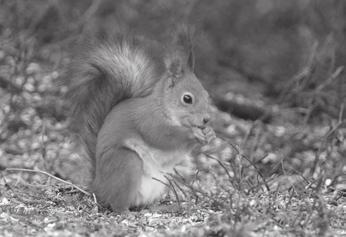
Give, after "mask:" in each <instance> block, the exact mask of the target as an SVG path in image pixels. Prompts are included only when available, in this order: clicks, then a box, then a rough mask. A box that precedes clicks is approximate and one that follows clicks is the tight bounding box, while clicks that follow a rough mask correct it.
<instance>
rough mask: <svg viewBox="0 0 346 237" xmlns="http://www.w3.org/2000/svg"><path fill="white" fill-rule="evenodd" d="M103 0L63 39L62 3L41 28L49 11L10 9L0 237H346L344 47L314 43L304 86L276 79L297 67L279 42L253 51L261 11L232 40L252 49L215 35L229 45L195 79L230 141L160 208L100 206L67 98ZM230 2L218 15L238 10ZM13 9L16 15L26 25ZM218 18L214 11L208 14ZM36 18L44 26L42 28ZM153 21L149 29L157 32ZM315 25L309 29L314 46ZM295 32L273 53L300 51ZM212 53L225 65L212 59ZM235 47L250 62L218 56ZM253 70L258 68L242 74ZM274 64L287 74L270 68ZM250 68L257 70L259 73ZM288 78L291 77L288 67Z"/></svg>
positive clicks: (175, 183)
mask: <svg viewBox="0 0 346 237" xmlns="http://www.w3.org/2000/svg"><path fill="white" fill-rule="evenodd" d="M13 2H15V1H13ZM97 2H102V1H95V3H94V4H91V6H90V7H89V8H88V9H87V10H86V11H85V12H84V14H82V18H81V19H80V21H71V22H73V24H72V23H70V24H67V22H65V21H66V20H65V21H63V23H64V24H65V23H66V25H68V27H69V28H68V30H67V31H66V32H67V33H66V32H65V31H64V32H65V33H62V30H61V32H60V31H59V30H58V28H59V27H63V26H64V24H63V23H61V22H60V25H58V24H55V23H57V22H59V20H61V18H64V17H62V16H65V15H64V14H65V13H66V17H67V16H69V15H68V14H69V13H70V12H69V10H70V9H74V8H72V7H66V6H68V5H66V6H64V5H61V6H60V5H59V4H58V5H56V3H55V1H51V3H53V7H52V6H50V7H49V8H48V7H47V9H44V10H42V11H39V12H41V13H42V14H37V15H38V17H37V18H33V15H35V11H34V10H35V9H36V8H37V9H40V8H41V7H38V5H37V6H36V5H35V6H36V8H26V7H24V5H22V4H23V3H20V2H19V1H17V2H16V3H15V4H14V3H10V2H7V3H3V2H2V1H0V6H2V8H1V9H0V13H1V14H0V16H1V17H0V23H1V25H0V26H1V27H0V41H1V43H0V46H1V47H0V105H1V106H0V107H1V108H0V141H1V142H0V236H346V224H345V223H346V161H345V157H346V139H345V136H346V128H345V121H346V120H345V115H346V112H345V111H346V110H345V102H346V100H345V88H346V87H345V80H344V79H345V73H344V66H343V65H344V64H342V63H337V62H340V61H337V60H336V58H337V56H338V55H337V54H338V53H340V52H342V49H343V48H342V47H341V46H342V45H341V46H340V44H338V42H337V40H338V39H340V38H337V37H336V38H335V39H334V38H333V37H332V36H330V35H329V36H328V37H329V38H328V37H327V40H326V43H323V44H314V43H311V42H312V41H309V43H310V45H311V46H312V47H311V48H312V50H311V51H309V52H308V53H307V54H308V60H307V61H306V62H305V63H302V64H300V65H299V66H300V67H299V68H300V69H299V70H298V69H297V70H296V71H294V74H293V76H291V77H287V78H286V79H285V80H283V79H280V77H274V76H273V77H270V75H272V74H271V73H275V70H278V71H280V72H281V71H282V70H279V69H278V67H279V64H284V67H285V63H286V61H285V60H286V59H282V61H280V62H279V60H276V58H275V57H274V58H271V57H270V55H271V54H270V53H268V52H269V51H268V52H267V51H266V48H265V47H266V46H263V48H261V47H258V45H256V44H253V45H251V42H255V41H256V37H254V38H251V37H252V36H251V32H252V31H253V29H252V28H251V25H252V24H255V23H253V22H252V23H251V22H250V23H249V22H247V20H245V19H252V18H251V16H249V15H247V16H246V17H245V18H241V17H239V19H242V21H241V22H245V23H246V25H247V27H249V29H248V31H246V30H244V32H245V33H244V32H242V31H241V30H239V29H238V28H237V27H235V28H237V29H238V30H236V32H232V34H237V35H236V36H237V37H239V39H236V38H232V37H228V36H229V35H227V31H226V30H227V29H219V28H217V27H216V28H214V31H213V30H211V33H210V34H211V35H212V36H215V35H216V36H215V38H213V41H211V44H215V45H209V44H207V43H206V42H205V41H203V40H206V39H207V37H206V38H202V39H200V41H202V43H204V45H203V46H204V49H205V50H206V51H205V52H204V53H205V54H201V55H198V54H197V61H196V67H197V69H196V70H197V72H198V75H199V76H200V77H201V78H202V79H203V84H204V85H205V87H206V89H207V90H208V91H209V92H210V93H211V95H212V98H213V99H214V101H213V102H214V104H215V106H213V119H212V124H211V125H212V127H213V128H214V129H215V131H216V135H217V139H215V140H214V141H213V142H212V143H211V144H208V145H207V146H205V147H203V148H202V150H201V151H200V152H199V153H198V154H196V158H195V163H196V165H197V166H196V167H197V168H196V170H195V174H194V176H193V177H191V179H189V180H185V179H182V178H181V177H169V178H170V181H171V182H170V185H169V186H170V187H169V190H168V192H167V194H165V195H164V196H163V197H162V199H160V200H158V201H157V202H155V203H153V204H152V205H149V206H147V207H141V208H137V209H135V210H131V211H128V212H125V213H122V214H117V213H114V212H112V211H110V210H108V209H106V208H104V207H102V206H100V205H99V204H98V202H97V199H95V197H94V196H93V195H92V194H91V193H90V192H89V190H88V187H87V185H86V184H87V183H88V181H89V179H90V174H89V163H88V161H87V160H86V159H85V157H84V153H83V152H82V150H81V148H80V147H79V146H78V143H77V139H76V138H75V137H74V136H73V135H72V133H71V131H70V129H69V122H70V119H69V115H68V110H69V108H68V107H67V106H66V103H65V101H66V100H65V99H66V98H65V97H64V95H65V93H66V91H67V90H68V87H69V85H68V83H66V79H69V75H68V73H67V72H66V68H68V66H69V65H70V63H71V58H72V57H71V54H70V53H71V52H70V51H71V50H70V48H69V47H70V46H71V44H70V43H66V42H70V41H71V38H73V37H76V36H77V38H78V37H80V34H79V33H81V32H82V33H85V32H83V31H84V30H85V27H86V25H87V26H88V27H90V25H91V24H86V25H83V22H84V21H88V23H90V21H91V20H90V19H91V17H90V16H91V15H92V14H93V11H94V10H95V8H97ZM105 2H107V1H105ZM129 2H131V3H126V2H125V1H124V3H123V4H124V5H125V6H126V7H129V6H128V5H127V4H129V5H130V6H132V7H133V6H135V9H136V10H138V9H142V8H143V7H144V6H142V5H141V4H140V3H139V2H137V3H136V1H129ZM196 2H198V1H196ZM200 2H203V1H200ZM222 2H223V3H225V1H219V3H218V4H219V5H217V7H221V8H225V9H227V6H226V5H227V4H226V5H224V4H221V3H222ZM257 2H258V4H257V5H260V3H263V2H266V1H257ZM267 2H271V3H272V1H271V0H268V1H267ZM302 2H303V1H302ZM308 2H309V1H304V4H303V5H304V6H308V5H309V4H308ZM1 4H2V5H1ZM11 4H13V5H16V7H17V8H16V14H17V18H16V19H14V20H13V19H12V18H11V17H10V16H12V15H13V14H12V11H14V10H13V8H12V7H13V6H12V5H11ZM27 4H30V3H27ZM54 4H55V5H54ZM78 4H81V5H83V4H84V3H83V2H82V1H76V5H78ZM152 4H153V3H152ZM305 4H306V5H305ZM149 5H150V4H149ZM257 5H256V6H257ZM274 5H275V4H274ZM274 5H270V4H269V5H268V4H264V5H263V6H262V7H264V8H260V10H261V11H260V13H261V14H264V13H263V11H270V9H274V10H273V13H271V14H272V15H271V14H269V15H270V16H274V17H275V16H277V15H279V16H280V17H281V14H282V15H283V14H284V13H283V12H280V11H279V10H277V9H276V10H275V7H274ZM146 6H147V5H146ZM201 6H202V7H203V6H204V5H203V4H202V5H201ZM74 7H75V6H74ZM123 7H124V6H123ZM126 7H125V8H124V9H123V8H119V9H120V10H121V11H123V10H124V11H125V10H126V11H125V12H126V13H127V14H125V15H126V16H124V18H126V17H127V18H126V20H128V21H130V18H131V17H132V18H133V19H135V15H136V12H135V11H134V9H132V8H126ZM204 7H205V6H204ZM280 7H281V6H280ZM286 7H287V6H286ZM334 7H335V6H334ZM269 8H270V9H269ZM4 9H5V10H6V9H7V10H6V11H8V14H9V15H6V14H7V12H5V10H4ZM26 9H30V10H26ZM33 9H34V10H33ZM56 9H58V10H56ZM81 9H82V8H81ZM119 9H118V8H116V10H115V11H119ZM148 9H151V8H150V7H148ZM148 9H146V11H149V10H148ZM205 9H207V10H208V11H209V5H208V7H207V8H205ZM216 9H217V8H216ZM236 9H238V8H236ZM246 9H250V8H246ZM268 9H269V10H268ZM331 9H334V8H333V6H332V7H331ZM345 9H346V8H345ZM79 10H80V9H79ZM113 10H114V9H113ZM130 10H131V11H130ZM110 11H111V10H110ZM121 11H119V12H117V14H121ZM127 11H130V13H131V14H130V13H129V12H127ZM18 12H21V13H20V14H23V15H20V14H18ZM103 12H105V13H104V14H106V11H105V10H103ZM173 12H174V11H173ZM216 12H219V11H216ZM288 12H290V11H288ZM326 12H327V11H326ZM48 13H49V14H48ZM61 13H64V14H61ZM113 13H114V12H113ZM137 13H138V12H137ZM55 14H57V15H55ZM71 14H72V13H71ZM73 14H76V15H77V16H80V15H81V13H80V12H73ZM147 14H150V13H148V12H147ZM165 14H166V13H165ZM247 14H248V12H247ZM251 14H252V13H251ZM251 14H250V15H251ZM226 15H227V14H226ZM288 15H290V14H288ZM4 16H8V17H4ZM19 16H20V17H19ZM47 16H48V17H47ZM208 16H209V17H210V18H211V19H209V20H211V21H212V20H213V19H212V18H213V17H214V18H215V17H216V18H219V17H220V18H221V17H222V16H219V15H218V14H216V15H215V16H214V15H213V12H210V15H208ZM313 16H314V17H316V16H315V15H313ZM156 17H158V16H156ZM224 17H225V16H224ZM227 17H228V15H227ZM227 17H226V18H223V19H224V20H225V21H226V22H227V19H228V18H227ZM29 18H30V19H31V18H33V19H36V20H35V21H33V23H32V22H31V21H28V20H27V19H29ZM132 18H131V19H132ZM18 19H19V20H18ZM52 19H53V20H52ZM150 19H151V18H149V23H150ZM155 19H156V18H155ZM256 19H257V18H255V20H254V21H257V20H256ZM289 19H290V21H288V22H289V23H290V24H293V25H298V26H299V27H302V25H301V23H296V22H295V21H294V20H292V19H291V18H289ZM309 19H310V18H309ZM312 19H315V18H311V19H310V20H311V21H312V23H313V24H315V23H314V22H313V20H312ZM325 19H329V18H328V17H327V18H325ZM333 19H334V18H333ZM103 20H104V21H105V22H107V20H105V19H103ZM146 20H148V19H146ZM265 20H268V19H267V18H265ZM12 21H13V22H15V24H14V23H13V22H12ZM26 21H28V22H31V23H30V24H28V25H26V24H24V23H26ZM234 21H235V20H234ZM52 22H53V23H54V24H53V26H54V27H55V28H52V29H51V28H49V27H52V25H50V24H52ZM277 22H280V23H281V24H283V22H284V21H283V20H282V19H281V21H280V19H277ZM340 22H343V21H340ZM340 22H339V23H340ZM45 23H47V25H45ZM127 23H129V22H127ZM132 23H133V22H132ZM214 23H215V22H214ZM262 23H263V22H262ZM262 23H261V24H262ZM286 23H287V22H286ZM287 24H288V23H287ZM148 25H150V24H148ZM148 25H145V26H146V27H148V28H145V30H147V31H149V30H153V31H155V29H151V28H150V27H149V26H148ZM212 25H217V24H212ZM235 25H236V24H235ZM269 25H270V24H269ZM316 25H317V24H316ZM45 26H47V27H48V28H45ZM139 26H142V25H139ZM221 26H224V25H223V24H222V21H221V22H220V27H221ZM102 27H109V25H106V24H104V25H103V24H102ZM102 27H100V26H99V28H100V29H102ZM281 27H282V28H285V27H283V26H281ZM299 27H298V28H299ZM304 27H307V26H305V25H304ZM304 27H302V28H299V32H300V33H301V32H303V33H304V34H305V36H306V39H308V40H311V39H310V38H308V36H307V35H309V34H308V33H307V31H308V30H307V29H305V28H304ZM240 28H242V27H240ZM288 28H289V27H288ZM336 28H337V27H335V29H336ZM64 29H65V28H64ZM77 29H78V30H77ZM232 29H233V28H232ZM244 29H245V28H244ZM285 29H286V28H285ZM65 30H66V29H65ZM79 30H80V31H79ZM266 30H268V28H266ZM220 32H222V33H223V34H221V33H220ZM249 32H250V33H249ZM254 32H255V31H254ZM287 32H289V34H290V37H291V38H289V37H286V36H287V35H285V34H286V33H287ZM287 32H286V31H285V30H282V32H281V33H283V35H281V36H280V37H279V36H278V35H275V37H272V38H271V40H272V41H270V42H267V43H268V44H269V45H270V46H272V45H273V47H274V46H275V47H277V45H274V44H275V42H276V43H278V45H279V46H280V47H281V48H280V47H278V48H274V49H273V48H271V51H270V52H271V53H273V52H274V51H275V53H277V55H279V56H280V55H284V54H285V56H287V55H288V54H286V53H287V52H288V51H291V50H292V48H289V47H288V46H290V45H293V46H292V47H296V44H293V43H292V44H291V43H290V42H289V43H287V42H284V41H283V39H287V38H289V39H290V40H292V41H293V42H295V43H297V42H296V41H295V40H296V39H298V36H297V35H293V36H292V35H291V34H293V33H294V30H292V28H289V30H288V31H287ZM292 32H293V33H292ZM242 33H243V34H242ZM257 33H258V32H256V34H257ZM310 33H311V32H310ZM266 34H267V33H266V32H264V35H266ZM275 34H277V32H275ZM225 35H226V36H227V37H224V36H225ZM336 35H337V36H340V35H338V34H336ZM212 36H210V38H212ZM250 36H251V37H250ZM310 36H311V37H312V35H309V37H310ZM218 37H219V38H218ZM241 37H244V38H246V39H247V38H248V41H247V42H245V43H244V44H243V45H240V47H239V48H240V51H234V49H232V48H228V49H227V50H228V51H227V50H226V49H224V48H218V46H216V45H219V43H220V42H221V41H220V39H229V40H230V41H229V42H223V41H222V43H223V44H224V45H227V47H228V46H229V47H233V46H234V45H236V48H237V47H238V46H239V44H240V43H239V42H241V41H243V39H242V38H241ZM249 37H250V38H249ZM261 37H262V36H258V39H260V42H262V43H263V41H265V40H263V38H261ZM316 37H317V36H316ZM74 40H75V38H74ZM237 40H239V42H238V41H237ZM318 40H320V39H318ZM333 40H335V41H333ZM77 41H78V40H77ZM231 41H232V42H231ZM314 42H315V41H314ZM209 43H210V42H209ZM334 43H335V44H334ZM297 44H298V43H297ZM220 45H222V44H220ZM208 47H209V48H208ZM210 47H211V51H212V52H214V54H215V55H211V54H210V52H209V54H208V49H210ZM247 47H249V48H247ZM338 47H341V49H339V48H338ZM296 48H297V49H298V47H296ZM197 49H198V48H197ZM199 49H201V48H199ZM218 50H219V51H218ZM282 50H286V51H282ZM223 51H225V52H227V53H229V54H230V55H232V57H233V58H234V59H232V60H234V61H237V63H234V62H231V60H229V58H227V57H226V59H225V57H224V58H222V55H218V54H221V52H223ZM206 52H207V53H206ZM283 52H285V53H283ZM246 53H249V54H246ZM239 55H240V56H241V57H239ZM268 55H269V56H268ZM275 55H276V54H275ZM277 55H276V56H277ZM304 55H305V54H304ZM335 55H336V56H335ZM198 56H199V57H201V60H200V61H198ZM223 56H225V55H223ZM226 56H229V55H226ZM291 56H292V55H290V57H291ZM242 57H243V58H242ZM287 57H288V56H287ZM292 57H293V56H292ZM334 57H335V58H334ZM216 58H218V59H219V60H215V59H216ZM293 58H294V59H292V60H294V61H297V60H296V59H297V58H295V57H293ZM243 60H244V62H245V64H244V65H245V66H244V65H243V66H244V67H240V66H241V65H242V63H244V62H243ZM251 60H252V61H251ZM256 60H257V61H256ZM270 60H272V61H270ZM206 62H207V64H205V63H206ZM211 62H217V64H218V65H216V63H215V64H211ZM256 62H257V63H258V64H256ZM297 62H298V61H297ZM228 63H229V64H228ZM201 65H202V66H201ZM206 65H207V66H206ZM220 65H221V66H220ZM239 65H240V66H239ZM271 65H274V67H273V68H274V69H273V68H269V69H268V67H270V66H271ZM198 66H199V67H200V68H201V67H205V68H204V69H206V71H203V70H198ZM281 66H282V65H281ZM251 67H254V68H255V69H256V70H252V72H249V71H247V70H246V69H249V68H251ZM210 68H212V69H213V70H209V69H210ZM216 69H217V70H216ZM208 70H209V71H208ZM250 71H251V70H250ZM287 71H290V72H291V71H292V70H291V69H288V66H287ZM273 75H276V74H273ZM208 78H211V79H209V80H208ZM263 78H266V79H264V80H263ZM268 78H270V79H268ZM212 79H213V80H212ZM214 79H215V80H214ZM268 91H269V92H270V93H268Z"/></svg>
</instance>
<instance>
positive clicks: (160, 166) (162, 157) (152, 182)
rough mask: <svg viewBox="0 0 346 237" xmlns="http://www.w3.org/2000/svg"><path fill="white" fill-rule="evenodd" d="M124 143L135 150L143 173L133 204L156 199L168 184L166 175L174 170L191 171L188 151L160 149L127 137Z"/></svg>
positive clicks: (187, 172)
mask: <svg viewBox="0 0 346 237" xmlns="http://www.w3.org/2000/svg"><path fill="white" fill-rule="evenodd" d="M125 145H126V146H127V147H128V148H130V149H131V150H133V151H135V152H136V153H137V154H138V156H139V158H140V159H141V160H142V162H143V175H142V177H141V181H140V184H139V187H138V190H137V195H136V198H135V200H134V203H133V205H134V206H137V205H142V204H148V203H151V202H153V201H154V200H155V199H158V198H159V197H160V196H161V195H162V194H163V193H164V192H165V190H166V188H167V187H168V185H169V182H168V180H167V178H166V177H167V175H168V176H169V174H173V175H174V174H175V170H177V172H178V173H179V174H181V175H183V176H185V175H189V174H191V173H192V169H193V163H192V157H191V156H190V152H188V151H179V150H177V151H161V150H158V149H155V148H153V147H148V146H147V145H146V144H145V143H144V142H143V141H141V140H137V139H128V140H127V141H126V142H125Z"/></svg>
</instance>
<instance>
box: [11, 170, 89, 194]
mask: <svg viewBox="0 0 346 237" xmlns="http://www.w3.org/2000/svg"><path fill="white" fill-rule="evenodd" d="M5 171H19V172H31V173H39V174H44V175H47V176H48V177H50V178H53V179H55V180H57V181H59V182H61V183H64V184H67V185H69V186H71V187H74V188H76V189H78V190H79V191H81V192H82V193H84V194H85V195H88V196H89V195H91V194H90V193H89V192H87V191H85V190H83V189H82V188H80V187H78V186H77V185H75V184H73V183H71V182H68V181H66V180H63V179H60V178H58V177H56V176H54V175H52V174H50V173H48V172H46V171H43V170H31V169H22V168H6V169H5Z"/></svg>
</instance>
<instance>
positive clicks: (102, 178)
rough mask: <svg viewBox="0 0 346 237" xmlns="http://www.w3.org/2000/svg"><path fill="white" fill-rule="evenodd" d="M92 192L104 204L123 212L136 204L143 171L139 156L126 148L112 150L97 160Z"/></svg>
mask: <svg viewBox="0 0 346 237" xmlns="http://www.w3.org/2000/svg"><path fill="white" fill-rule="evenodd" d="M96 167H97V170H96V176H95V179H94V181H93V183H92V187H91V188H92V190H93V191H94V192H95V194H96V196H97V198H98V199H99V200H100V201H101V203H102V204H105V205H110V206H111V207H112V209H113V211H115V212H122V211H125V210H128V208H129V207H130V206H131V205H133V204H134V202H135V199H136V195H137V193H138V189H139V186H140V182H141V178H142V174H143V169H142V161H141V159H140V158H139V157H138V155H137V154H136V153H135V152H133V151H131V150H129V149H126V148H116V147H114V148H111V149H109V150H107V151H105V152H104V153H103V154H102V156H101V157H99V158H98V160H97V165H96Z"/></svg>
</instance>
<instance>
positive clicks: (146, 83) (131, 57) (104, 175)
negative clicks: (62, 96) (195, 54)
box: [68, 36, 213, 211]
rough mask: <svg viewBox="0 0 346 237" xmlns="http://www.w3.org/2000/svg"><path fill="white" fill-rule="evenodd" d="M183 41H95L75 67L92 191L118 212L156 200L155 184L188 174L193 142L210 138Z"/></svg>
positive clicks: (73, 93) (205, 104)
mask: <svg viewBox="0 0 346 237" xmlns="http://www.w3.org/2000/svg"><path fill="white" fill-rule="evenodd" d="M184 37H185V36H178V37H177V38H176V39H177V40H175V42H174V44H167V45H162V44H159V43H157V42H155V41H149V40H145V39H142V38H140V39H138V38H137V39H136V38H131V39H129V38H120V39H116V40H113V41H104V42H98V43H96V44H94V45H92V46H89V47H87V50H85V52H84V53H82V54H81V56H80V57H78V58H77V59H76V60H75V61H74V62H75V63H73V64H72V66H71V67H72V70H73V73H72V74H71V75H72V83H71V86H70V90H69V93H68V97H69V100H70V102H71V103H70V104H71V110H72V127H73V129H74V131H76V132H77V133H78V134H79V136H80V138H81V140H82V141H83V143H84V145H85V147H86V150H87V153H88V156H89V157H90V160H91V161H92V164H91V166H92V175H93V181H92V184H91V189H92V191H93V192H95V194H96V196H97V197H98V199H99V200H100V201H101V202H102V203H104V204H106V205H110V206H111V207H112V209H113V210H115V211H122V210H125V209H127V208H128V207H130V206H135V205H142V204H146V203H149V202H152V201H153V200H154V199H156V198H157V197H158V196H159V195H160V194H161V193H162V190H163V189H164V187H161V186H163V185H162V184H160V183H159V182H157V181H156V182H157V183H153V180H154V179H158V180H161V182H164V175H163V173H167V172H168V173H170V172H171V173H172V172H173V170H174V169H175V168H177V167H179V166H180V167H182V168H188V167H187V166H189V157H190V152H191V150H192V147H193V146H192V144H194V143H195V141H196V138H197V139H199V140H208V139H210V137H212V136H213V132H212V130H211V129H210V128H209V127H207V126H206V123H207V122H208V120H209V96H208V94H207V92H206V91H205V90H204V89H203V87H202V85H201V84H200V83H199V81H198V80H197V78H196V77H195V75H194V74H193V72H192V68H191V67H192V59H191V52H190V49H189V48H188V47H189V42H187V41H186V38H184ZM186 42H187V43H186ZM187 46H188V47H187ZM186 96H187V98H185V97H186ZM183 98H184V101H185V99H186V100H187V102H188V103H187V104H184V103H185V102H183ZM190 99H191V101H190ZM192 99H193V101H192ZM190 102H191V105H190V104H189V103H190ZM192 102H193V103H192ZM154 182H155V181H154ZM159 186H160V187H159Z"/></svg>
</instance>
